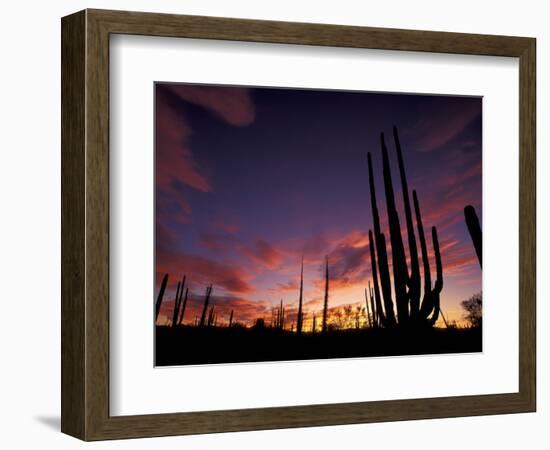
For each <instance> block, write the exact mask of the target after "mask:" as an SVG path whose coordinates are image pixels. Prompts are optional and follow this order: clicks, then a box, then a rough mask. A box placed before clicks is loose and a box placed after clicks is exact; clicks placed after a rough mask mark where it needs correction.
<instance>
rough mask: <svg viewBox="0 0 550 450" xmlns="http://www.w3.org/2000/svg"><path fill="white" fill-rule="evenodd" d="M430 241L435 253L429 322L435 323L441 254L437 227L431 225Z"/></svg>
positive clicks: (437, 311)
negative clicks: (434, 277) (434, 271)
mask: <svg viewBox="0 0 550 450" xmlns="http://www.w3.org/2000/svg"><path fill="white" fill-rule="evenodd" d="M432 242H433V247H434V254H435V267H436V274H437V275H436V280H435V284H434V288H433V289H432V299H433V300H432V301H433V309H434V312H433V315H432V317H431V318H430V324H432V325H433V324H435V323H436V322H437V319H438V317H439V312H440V310H441V309H440V294H441V290H442V289H443V264H442V263H441V254H440V252H439V239H438V237H437V229H436V228H435V227H432Z"/></svg>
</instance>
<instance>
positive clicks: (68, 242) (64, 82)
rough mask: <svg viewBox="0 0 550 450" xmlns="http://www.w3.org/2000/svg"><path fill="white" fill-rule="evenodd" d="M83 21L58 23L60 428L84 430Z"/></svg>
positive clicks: (71, 431)
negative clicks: (59, 68)
mask: <svg viewBox="0 0 550 450" xmlns="http://www.w3.org/2000/svg"><path fill="white" fill-rule="evenodd" d="M85 19H86V15H85V13H84V12H80V13H76V14H73V15H71V16H68V17H65V18H64V19H63V22H62V27H61V36H62V39H61V41H62V44H61V146H62V149H63V150H62V153H61V235H62V240H61V319H62V320H61V392H62V395H61V430H62V431H63V432H65V433H69V434H73V435H75V436H79V437H82V436H83V435H84V431H85V428H86V427H85V424H84V413H83V412H84V411H85V409H86V404H85V401H84V397H85V385H84V380H85V376H86V370H85V361H84V352H85V343H84V334H85V324H86V316H85V314H84V301H85V293H84V282H85V250H84V247H85V246H84V235H85V232H86V223H85V217H84V214H85V208H84V196H85V183H84V158H85V143H84V140H85V123H84V118H85V115H86V103H85V82H86V79H85V76H86V75H85V70H84V60H85V56H84V51H85V31H86V30H85Z"/></svg>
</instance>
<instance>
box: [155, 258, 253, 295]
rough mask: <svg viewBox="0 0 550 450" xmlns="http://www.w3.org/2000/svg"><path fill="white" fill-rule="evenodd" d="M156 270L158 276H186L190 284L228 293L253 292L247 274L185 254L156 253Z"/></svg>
mask: <svg viewBox="0 0 550 450" xmlns="http://www.w3.org/2000/svg"><path fill="white" fill-rule="evenodd" d="M156 270H157V273H158V274H164V273H168V274H173V276H182V275H183V274H185V275H187V278H188V280H189V281H190V282H191V283H195V284H202V285H208V284H213V285H214V286H215V287H221V288H223V289H225V290H226V291H229V292H235V293H248V292H253V291H254V288H253V286H252V285H251V284H250V283H249V282H248V274H247V272H246V271H245V270H244V269H242V268H239V267H238V266H236V265H234V264H229V263H221V262H218V261H214V260H212V259H209V258H205V257H203V256H198V255H190V254H186V253H178V254H175V253H171V252H166V251H165V252H159V253H157V261H156Z"/></svg>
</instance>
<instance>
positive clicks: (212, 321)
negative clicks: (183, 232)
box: [155, 274, 284, 327]
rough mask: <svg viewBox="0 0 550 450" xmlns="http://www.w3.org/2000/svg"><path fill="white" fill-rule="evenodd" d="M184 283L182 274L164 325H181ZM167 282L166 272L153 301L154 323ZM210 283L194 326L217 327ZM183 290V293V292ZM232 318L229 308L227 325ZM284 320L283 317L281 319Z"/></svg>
mask: <svg viewBox="0 0 550 450" xmlns="http://www.w3.org/2000/svg"><path fill="white" fill-rule="evenodd" d="M185 283H186V276H185V275H184V276H183V278H182V280H181V281H178V284H177V286H176V296H175V298H174V309H173V311H172V317H171V319H169V318H166V325H168V326H172V327H176V326H180V325H183V319H184V316H185V310H186V307H187V301H188V299H189V287H186V286H185ZM167 284H168V274H165V275H164V277H163V278H162V282H161V284H160V289H159V293H158V296H157V300H156V302H155V323H157V322H158V317H159V314H160V308H161V306H162V302H163V300H164V294H165V292H166V286H167ZM212 289H213V287H212V285H210V286H208V287H207V288H206V295H205V298H204V304H203V309H202V314H201V317H200V318H199V317H195V320H194V326H195V327H199V326H200V327H204V326H207V327H217V326H218V314H217V312H215V308H214V305H212V306H210V308H209V303H210V297H211V296H212ZM184 291H185V294H184ZM281 308H282V300H281ZM282 311H283V316H282V317H283V318H284V308H283V309H282ZM233 319H234V311H233V310H231V313H230V314H229V321H228V323H227V326H228V327H231V326H233ZM282 320H284V319H282Z"/></svg>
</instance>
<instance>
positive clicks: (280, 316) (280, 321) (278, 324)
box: [272, 300, 286, 330]
mask: <svg viewBox="0 0 550 450" xmlns="http://www.w3.org/2000/svg"><path fill="white" fill-rule="evenodd" d="M285 313H286V310H285V306H284V303H283V301H282V300H281V303H280V305H279V307H278V308H277V309H276V311H275V312H274V317H273V318H272V327H273V328H276V329H278V330H284V329H285Z"/></svg>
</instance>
